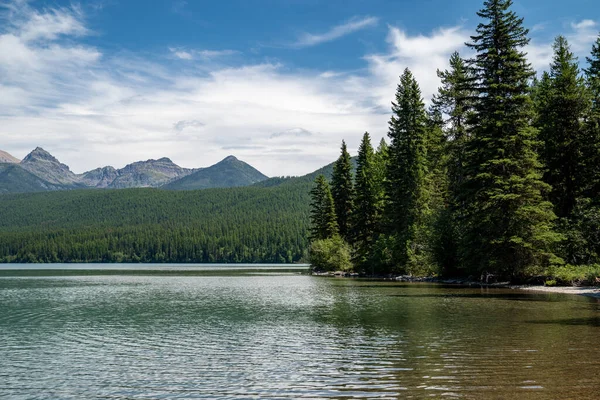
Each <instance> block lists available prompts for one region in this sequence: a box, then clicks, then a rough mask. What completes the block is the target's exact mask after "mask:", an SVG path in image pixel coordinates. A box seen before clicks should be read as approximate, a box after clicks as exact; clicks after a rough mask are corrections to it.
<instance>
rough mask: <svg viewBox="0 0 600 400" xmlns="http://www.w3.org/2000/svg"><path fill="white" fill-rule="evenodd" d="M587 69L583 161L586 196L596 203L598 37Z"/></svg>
mask: <svg viewBox="0 0 600 400" xmlns="http://www.w3.org/2000/svg"><path fill="white" fill-rule="evenodd" d="M586 60H587V62H588V64H589V67H588V68H587V69H585V70H584V71H585V77H586V83H587V88H588V91H589V95H590V97H591V104H590V109H589V111H588V116H587V118H586V127H585V139H584V141H585V143H586V146H585V148H584V154H583V157H582V158H583V160H584V175H585V180H586V181H587V183H588V184H587V187H586V191H585V192H586V195H587V196H588V197H590V198H592V199H594V200H595V201H597V202H598V198H599V197H600V168H599V167H598V166H599V165H600V35H599V36H598V38H597V39H596V42H595V43H594V44H593V46H592V53H591V54H590V56H589V57H586Z"/></svg>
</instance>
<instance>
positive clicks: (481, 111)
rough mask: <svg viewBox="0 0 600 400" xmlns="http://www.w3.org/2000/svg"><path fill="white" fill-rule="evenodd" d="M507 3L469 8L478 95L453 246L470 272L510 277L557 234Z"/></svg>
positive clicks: (519, 32) (537, 261) (521, 34)
mask: <svg viewBox="0 0 600 400" xmlns="http://www.w3.org/2000/svg"><path fill="white" fill-rule="evenodd" d="M511 5H512V1H511V0H487V1H485V2H484V8H483V9H482V10H481V11H479V12H478V13H477V15H478V16H479V17H481V18H482V19H484V22H481V23H479V25H478V26H477V31H476V32H477V34H476V35H475V36H472V37H471V40H472V43H469V44H468V45H469V46H470V47H471V48H473V49H474V50H475V51H476V52H477V54H476V56H475V58H474V59H473V60H471V61H470V65H471V67H472V71H473V74H474V77H475V80H474V81H473V84H472V87H471V89H472V90H474V91H476V93H477V94H478V97H477V101H476V102H475V111H476V112H475V113H474V116H473V118H472V121H471V125H472V126H473V129H472V138H471V140H469V152H468V159H467V179H466V180H465V184H464V185H463V190H462V191H461V192H462V195H463V196H464V204H465V205H466V207H467V208H466V210H467V213H468V214H467V218H466V232H465V237H464V238H463V244H462V246H461V247H462V255H463V257H464V262H465V263H466V265H467V266H468V267H470V269H471V270H472V271H473V272H475V271H479V272H481V273H485V272H487V273H494V274H499V275H501V276H505V277H511V278H516V277H519V276H522V275H523V274H524V273H525V271H527V270H530V269H531V268H534V267H540V266H541V265H544V264H545V263H547V262H548V260H549V259H551V258H553V254H552V253H551V247H552V246H553V244H554V243H555V242H556V241H557V240H559V236H558V235H557V234H555V233H554V232H553V230H552V224H553V220H554V219H555V218H556V217H555V215H554V213H553V212H552V204H551V203H550V202H547V201H544V199H543V192H546V191H547V190H549V187H548V185H547V184H546V183H544V182H543V181H542V179H541V172H540V169H541V165H540V163H539V161H538V159H537V154H536V152H535V146H536V145H537V144H536V136H537V132H536V130H535V128H533V127H532V126H531V125H530V121H531V119H532V113H531V110H532V107H531V98H530V96H529V94H530V88H529V81H530V79H531V78H532V76H533V71H532V69H531V67H530V65H529V64H528V62H527V59H526V54H525V53H524V52H523V51H522V49H523V48H524V47H525V46H526V45H527V44H528V43H529V39H528V38H527V34H528V30H527V29H525V28H524V27H523V20H522V18H519V17H517V15H516V14H515V12H514V11H512V10H511V9H510V7H511Z"/></svg>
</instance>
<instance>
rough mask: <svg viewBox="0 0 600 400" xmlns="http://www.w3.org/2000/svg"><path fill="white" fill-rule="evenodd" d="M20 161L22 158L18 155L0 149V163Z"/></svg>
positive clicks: (16, 162)
mask: <svg viewBox="0 0 600 400" xmlns="http://www.w3.org/2000/svg"><path fill="white" fill-rule="evenodd" d="M20 162H21V160H19V159H18V158H17V157H13V156H12V155H10V154H8V153H7V152H5V151H2V150H0V163H13V164H18V163H20Z"/></svg>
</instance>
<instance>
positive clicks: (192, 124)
mask: <svg viewBox="0 0 600 400" xmlns="http://www.w3.org/2000/svg"><path fill="white" fill-rule="evenodd" d="M204 125H205V124H204V123H203V122H200V121H198V120H196V119H192V120H188V121H177V123H175V124H173V128H174V129H175V130H176V131H177V132H183V130H184V129H186V128H192V129H198V128H202V127H203V126H204Z"/></svg>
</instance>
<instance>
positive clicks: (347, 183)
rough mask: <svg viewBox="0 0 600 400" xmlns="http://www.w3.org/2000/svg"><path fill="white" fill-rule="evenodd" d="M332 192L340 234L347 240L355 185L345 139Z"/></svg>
mask: <svg viewBox="0 0 600 400" xmlns="http://www.w3.org/2000/svg"><path fill="white" fill-rule="evenodd" d="M331 194H332V195H333V201H334V204H335V214H336V217H337V222H338V228H339V232H340V235H341V236H342V238H344V239H345V240H348V239H349V236H350V235H349V234H350V216H351V214H352V203H353V197H354V187H353V185H352V161H351V159H350V154H348V149H347V147H346V142H345V141H343V140H342V148H341V154H340V157H339V158H338V159H337V161H336V162H335V164H334V165H333V175H332V176H331Z"/></svg>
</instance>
